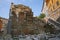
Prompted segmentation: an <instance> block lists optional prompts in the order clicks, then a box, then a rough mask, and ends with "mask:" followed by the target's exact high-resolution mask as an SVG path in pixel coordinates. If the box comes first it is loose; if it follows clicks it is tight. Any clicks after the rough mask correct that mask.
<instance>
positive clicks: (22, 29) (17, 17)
mask: <svg viewBox="0 0 60 40" xmlns="http://www.w3.org/2000/svg"><path fill="white" fill-rule="evenodd" d="M43 26H44V23H43V21H42V20H40V19H37V18H36V17H33V12H32V10H31V9H30V8H29V7H28V6H24V5H22V4H18V5H15V4H13V3H12V4H11V8H10V13H9V21H8V26H7V30H8V32H7V33H9V34H12V35H13V36H14V35H20V34H34V33H36V34H37V33H43V32H44V30H43Z"/></svg>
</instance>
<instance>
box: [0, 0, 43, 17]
mask: <svg viewBox="0 0 60 40" xmlns="http://www.w3.org/2000/svg"><path fill="white" fill-rule="evenodd" d="M11 2H13V3H14V4H23V5H26V6H29V7H30V8H31V9H32V11H33V13H34V16H38V15H39V14H40V13H41V10H42V4H43V0H0V16H1V17H3V18H9V10H10V5H11Z"/></svg>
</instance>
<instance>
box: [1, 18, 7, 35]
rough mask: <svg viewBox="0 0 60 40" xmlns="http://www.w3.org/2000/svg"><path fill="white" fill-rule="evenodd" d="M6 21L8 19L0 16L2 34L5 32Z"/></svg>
mask: <svg viewBox="0 0 60 40" xmlns="http://www.w3.org/2000/svg"><path fill="white" fill-rule="evenodd" d="M7 23H8V19H6V18H2V17H0V33H3V35H4V34H6V33H7V29H6V28H7Z"/></svg>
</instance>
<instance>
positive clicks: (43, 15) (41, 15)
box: [38, 13, 46, 19]
mask: <svg viewBox="0 0 60 40" xmlns="http://www.w3.org/2000/svg"><path fill="white" fill-rule="evenodd" d="M45 16H46V15H45V14H44V13H41V14H40V15H39V16H38V18H40V19H43V18H44V17H45Z"/></svg>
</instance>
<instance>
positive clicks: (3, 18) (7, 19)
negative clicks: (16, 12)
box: [0, 17, 8, 20]
mask: <svg viewBox="0 0 60 40" xmlns="http://www.w3.org/2000/svg"><path fill="white" fill-rule="evenodd" d="M0 19H5V20H8V19H6V18H3V17H0Z"/></svg>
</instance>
